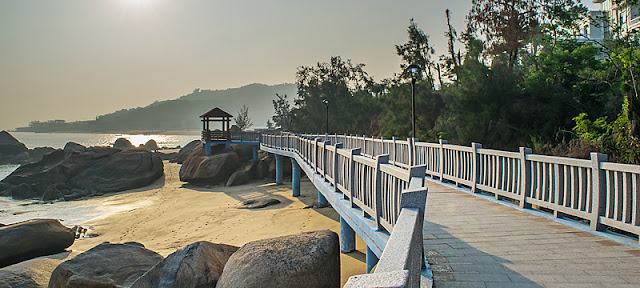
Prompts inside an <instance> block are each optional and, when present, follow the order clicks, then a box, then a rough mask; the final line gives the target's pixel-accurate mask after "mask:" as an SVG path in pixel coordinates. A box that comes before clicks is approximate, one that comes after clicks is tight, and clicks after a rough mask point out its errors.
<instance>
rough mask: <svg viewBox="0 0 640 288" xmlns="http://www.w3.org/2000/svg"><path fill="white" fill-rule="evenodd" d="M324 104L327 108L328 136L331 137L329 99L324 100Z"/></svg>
mask: <svg viewBox="0 0 640 288" xmlns="http://www.w3.org/2000/svg"><path fill="white" fill-rule="evenodd" d="M322 103H324V106H325V107H327V118H326V120H327V135H329V99H326V98H325V99H322Z"/></svg>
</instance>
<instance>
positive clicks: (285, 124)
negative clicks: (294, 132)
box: [271, 93, 291, 131]
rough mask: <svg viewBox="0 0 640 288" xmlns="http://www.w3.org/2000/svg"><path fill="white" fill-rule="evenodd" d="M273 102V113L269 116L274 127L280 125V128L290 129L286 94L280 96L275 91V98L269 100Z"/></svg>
mask: <svg viewBox="0 0 640 288" xmlns="http://www.w3.org/2000/svg"><path fill="white" fill-rule="evenodd" d="M271 101H272V102H273V110H275V114H274V115H273V116H272V117H271V120H273V123H275V124H273V125H274V126H275V127H280V128H281V129H282V130H285V131H288V130H291V105H290V104H289V101H288V100H287V94H284V95H283V96H280V95H279V94H277V93H276V99H274V100H271Z"/></svg>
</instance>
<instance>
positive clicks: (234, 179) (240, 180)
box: [227, 160, 259, 186]
mask: <svg viewBox="0 0 640 288" xmlns="http://www.w3.org/2000/svg"><path fill="white" fill-rule="evenodd" d="M258 164H259V162H258V161H253V160H252V161H250V162H249V163H246V164H244V165H242V167H240V168H238V170H236V172H233V174H231V176H230V177H229V180H227V186H236V185H242V184H246V183H247V182H249V181H251V179H253V175H254V174H255V173H254V172H253V171H254V170H255V169H256V167H257V166H258Z"/></svg>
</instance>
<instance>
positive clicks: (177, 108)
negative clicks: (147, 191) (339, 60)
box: [15, 84, 296, 133]
mask: <svg viewBox="0 0 640 288" xmlns="http://www.w3.org/2000/svg"><path fill="white" fill-rule="evenodd" d="M276 93H277V94H280V95H283V94H287V95H289V96H290V98H294V96H295V95H296V85H295V84H278V85H265V84H249V85H246V86H242V87H239V88H231V89H226V90H201V89H195V90H194V91H193V92H192V93H190V94H187V95H184V96H182V97H180V98H178V99H175V100H166V101H156V102H154V103H152V104H150V105H148V106H146V107H138V108H132V109H122V110H119V111H116V112H113V113H110V114H105V115H100V116H97V117H96V119H95V120H88V121H76V122H67V121H65V120H61V119H56V120H49V121H32V122H31V123H29V126H28V127H19V128H16V129H15V131H17V132H36V133H49V132H84V133H110V132H120V133H123V132H131V131H136V132H141V131H142V132H144V131H148V132H153V133H158V132H164V131H197V130H202V127H201V126H200V125H201V124H200V120H199V118H198V117H199V116H200V115H202V114H203V113H206V112H207V111H209V110H210V109H211V108H214V107H220V108H222V109H224V110H226V111H227V112H229V113H231V114H232V115H237V114H238V111H240V108H241V107H242V105H247V107H248V108H249V117H251V119H252V121H253V123H254V127H253V128H260V127H266V122H267V120H268V119H270V118H271V116H272V115H273V105H272V102H271V101H272V100H273V99H274V98H275V95H276Z"/></svg>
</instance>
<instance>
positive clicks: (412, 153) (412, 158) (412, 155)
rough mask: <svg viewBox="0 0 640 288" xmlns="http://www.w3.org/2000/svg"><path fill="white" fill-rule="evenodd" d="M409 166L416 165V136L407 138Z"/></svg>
mask: <svg viewBox="0 0 640 288" xmlns="http://www.w3.org/2000/svg"><path fill="white" fill-rule="evenodd" d="M407 140H408V142H409V163H407V164H408V165H409V167H411V166H414V165H416V142H417V141H418V138H409V139H407Z"/></svg>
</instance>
